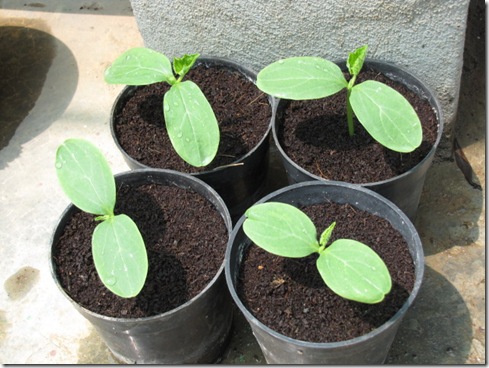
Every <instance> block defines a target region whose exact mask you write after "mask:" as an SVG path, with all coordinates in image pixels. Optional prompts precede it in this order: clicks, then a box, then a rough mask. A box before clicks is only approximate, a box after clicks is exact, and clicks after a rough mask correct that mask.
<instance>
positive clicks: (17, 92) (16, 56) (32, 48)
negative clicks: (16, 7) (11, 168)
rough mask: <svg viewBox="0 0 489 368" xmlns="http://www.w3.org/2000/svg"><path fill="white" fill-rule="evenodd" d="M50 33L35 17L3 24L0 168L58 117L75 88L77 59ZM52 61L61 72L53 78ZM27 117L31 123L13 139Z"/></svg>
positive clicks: (0, 38)
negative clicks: (51, 76) (50, 72)
mask: <svg viewBox="0 0 489 368" xmlns="http://www.w3.org/2000/svg"><path fill="white" fill-rule="evenodd" d="M1 21H2V23H6V22H5V20H1ZM40 29H43V30H40ZM48 32H49V29H48V26H47V25H46V24H45V23H44V22H42V21H40V20H36V19H22V18H20V19H15V20H9V21H8V22H7V24H2V25H1V26H0V150H2V151H1V155H0V170H1V169H3V168H5V167H6V166H7V164H8V163H9V162H10V161H12V160H13V159H15V158H16V157H17V156H18V155H20V153H21V151H22V144H23V143H25V142H28V141H29V140H31V139H32V138H34V137H35V136H37V135H38V134H40V133H41V132H43V131H45V130H46V129H47V128H48V127H49V126H50V124H51V123H52V122H54V121H56V119H57V118H58V117H59V116H60V115H61V114H62V113H63V112H64V111H65V109H66V107H67V106H68V105H69V103H70V101H71V99H72V98H73V95H74V93H75V90H76V86H77V83H78V68H77V64H76V60H75V58H74V56H73V54H72V53H71V51H70V50H69V48H68V47H67V46H66V45H65V44H64V43H62V42H61V41H60V40H58V39H56V38H54V37H53V36H52V35H50V34H49V33H48ZM53 63H56V65H55V69H56V73H57V75H56V76H54V78H51V79H48V75H49V71H50V69H51V67H52V66H53ZM43 90H46V91H45V93H44V97H43V95H42V93H41V92H42V91H43ZM26 119H31V120H32V124H26V125H25V126H24V127H23V128H24V130H23V131H22V134H19V135H18V136H17V137H16V138H14V135H15V132H16V131H17V129H19V127H20V126H21V124H22V122H23V121H25V120H26ZM7 146H9V147H8V149H5V148H6V147H7Z"/></svg>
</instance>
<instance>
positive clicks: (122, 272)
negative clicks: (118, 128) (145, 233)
mask: <svg viewBox="0 0 489 368" xmlns="http://www.w3.org/2000/svg"><path fill="white" fill-rule="evenodd" d="M55 166H56V173H57V176H58V181H59V184H60V186H61V188H62V189H63V191H64V193H65V194H66V195H67V196H68V198H69V199H70V200H71V202H73V204H74V205H75V206H76V207H78V208H79V209H80V210H82V211H84V212H87V213H91V214H93V215H96V216H97V217H95V221H99V224H97V226H96V228H95V230H94V232H93V235H92V255H93V261H94V264H95V269H96V271H97V274H98V276H99V278H100V280H101V281H102V283H103V284H104V285H105V286H106V287H107V289H109V290H110V291H111V292H113V293H114V294H116V295H118V296H120V297H123V298H131V297H134V296H136V295H138V294H139V292H140V291H141V289H142V288H143V286H144V283H145V281H146V276H147V273H148V257H147V253H146V247H145V244H144V240H143V238H142V236H141V233H140V232H139V229H138V227H137V225H136V224H135V223H134V221H133V220H132V219H131V218H130V217H129V216H127V215H124V214H119V215H115V214H114V208H115V204H116V189H115V180H114V176H113V175H112V171H111V169H110V167H109V164H108V162H107V160H106V159H105V157H104V156H103V154H102V153H101V152H100V151H99V149H98V148H97V147H95V146H94V145H93V144H92V143H90V142H88V141H85V140H82V139H68V140H66V141H65V142H64V143H63V144H61V145H60V146H59V147H58V149H57V151H56V164H55Z"/></svg>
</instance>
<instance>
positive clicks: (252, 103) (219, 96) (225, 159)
mask: <svg viewBox="0 0 489 368" xmlns="http://www.w3.org/2000/svg"><path fill="white" fill-rule="evenodd" d="M185 80H192V81H193V82H195V83H196V84H197V85H198V86H199V87H200V89H201V90H202V92H203V93H204V95H205V96H206V97H207V99H208V100H209V103H210V104H211V106H212V109H213V110H214V114H215V115H216V118H217V121H218V123H219V130H220V144H219V149H218V152H217V155H216V157H215V158H214V160H213V161H212V162H211V163H210V164H209V165H207V166H205V167H202V168H195V167H192V166H191V165H189V164H187V163H186V162H185V161H183V160H182V159H181V158H180V157H179V156H178V155H177V154H176V152H175V151H174V149H173V147H172V145H171V142H170V138H169V137H168V134H167V132H166V128H165V121H164V118H163V96H164V94H165V93H166V91H168V89H169V88H170V86H169V85H168V84H167V83H155V84H151V85H148V86H141V87H138V88H137V90H136V92H135V93H134V95H133V96H131V97H130V98H129V99H128V100H127V102H126V103H125V105H124V107H123V108H122V110H121V111H119V112H117V113H116V114H115V124H114V128H115V129H114V130H115V135H116V137H117V139H118V141H119V144H120V146H121V147H122V148H123V149H124V151H125V152H126V153H127V154H128V155H129V156H131V157H132V158H133V159H135V160H136V161H138V162H140V163H142V164H144V165H146V166H149V167H154V168H166V169H172V170H177V171H181V172H187V173H194V172H202V171H208V170H211V169H213V168H216V167H219V166H223V165H228V164H230V163H232V162H234V161H236V160H238V159H240V158H241V157H243V156H244V155H246V154H247V153H248V152H250V151H251V150H252V149H253V148H254V147H255V146H256V145H257V144H258V143H259V142H260V141H261V140H262V139H263V137H264V135H265V133H266V132H267V130H268V128H269V125H270V118H271V114H272V113H271V107H270V104H269V102H268V97H267V96H266V95H265V94H264V93H263V92H261V91H260V90H259V89H258V88H257V87H256V86H255V84H254V83H253V82H252V81H250V80H249V79H247V78H246V77H245V76H243V75H242V74H240V73H238V72H236V71H230V70H229V69H226V68H223V67H219V66H210V67H207V66H204V65H203V64H202V65H199V66H197V67H195V68H193V69H192V70H190V71H189V72H188V74H187V75H186V76H185Z"/></svg>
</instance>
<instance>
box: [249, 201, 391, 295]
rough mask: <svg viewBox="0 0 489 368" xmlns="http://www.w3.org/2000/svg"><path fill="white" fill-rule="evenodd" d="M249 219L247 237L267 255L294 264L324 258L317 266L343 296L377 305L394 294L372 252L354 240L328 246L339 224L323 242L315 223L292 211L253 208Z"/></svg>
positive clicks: (275, 204)
mask: <svg viewBox="0 0 489 368" xmlns="http://www.w3.org/2000/svg"><path fill="white" fill-rule="evenodd" d="M245 215H246V220H245V221H244V223H243V231H244V232H245V234H246V235H247V236H248V238H250V239H251V241H253V242H254V243H255V244H256V245H257V246H259V247H261V248H263V249H264V250H266V251H267V252H269V253H272V254H275V255H277V256H281V257H289V258H302V257H306V256H309V255H311V254H313V253H319V257H318V258H317V260H316V267H317V269H318V271H319V274H320V275H321V277H322V279H323V281H324V282H325V284H326V285H327V286H328V287H329V288H330V289H331V290H332V291H333V292H334V293H336V294H338V295H339V296H341V297H343V298H345V299H349V300H354V301H357V302H361V303H367V304H374V303H379V302H381V301H382V300H383V299H384V297H385V295H386V294H388V293H389V292H390V290H391V288H392V280H391V276H390V273H389V270H388V269H387V266H386V265H385V263H384V261H383V260H382V259H381V258H380V256H379V255H378V254H377V253H375V251H373V250H372V249H371V248H370V247H369V246H367V245H365V244H363V243H361V242H358V241H356V240H352V239H337V240H335V241H334V242H333V243H331V244H329V245H328V242H329V239H330V237H331V234H332V233H333V230H334V227H335V225H336V222H333V223H332V224H331V225H330V226H328V227H327V228H326V229H325V230H324V231H323V232H322V234H321V236H320V237H319V240H318V238H317V232H316V227H315V225H314V223H313V222H312V221H311V219H310V218H309V217H308V216H307V215H306V214H305V213H304V212H302V211H301V210H300V209H298V208H296V207H294V206H292V205H289V204H285V203H279V202H267V203H261V204H257V205H254V206H252V207H250V208H249V209H248V210H247V211H246V213H245Z"/></svg>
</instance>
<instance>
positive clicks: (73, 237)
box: [53, 184, 228, 318]
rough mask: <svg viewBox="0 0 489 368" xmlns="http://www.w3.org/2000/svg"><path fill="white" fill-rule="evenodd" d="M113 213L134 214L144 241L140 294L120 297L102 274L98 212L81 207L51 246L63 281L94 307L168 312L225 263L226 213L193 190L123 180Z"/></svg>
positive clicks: (113, 312)
mask: <svg viewBox="0 0 489 368" xmlns="http://www.w3.org/2000/svg"><path fill="white" fill-rule="evenodd" d="M115 213H116V214H119V213H124V214H126V215H128V216H129V217H131V218H132V219H133V220H134V222H135V223H136V224H137V225H138V227H139V230H140V232H141V235H142V236H143V239H144V241H145V245H146V249H147V253H148V260H149V270H148V276H147V279H146V283H145V285H144V287H143V290H142V291H141V293H140V294H139V295H138V296H136V297H134V298H129V299H124V298H120V297H118V296H116V295H114V294H113V293H111V292H110V291H109V290H108V289H106V288H105V287H104V286H103V284H102V283H101V281H100V279H99V278H98V276H97V274H96V271H95V266H94V264H93V258H92V253H91V237H92V233H93V230H94V228H95V226H96V225H97V222H96V221H95V220H94V218H95V216H93V215H90V214H87V213H84V212H77V213H76V214H75V215H74V216H72V218H71V219H70V220H69V222H68V224H67V225H66V226H65V230H64V233H63V234H62V236H61V237H60V239H59V241H58V243H57V244H56V246H55V247H54V249H53V257H54V262H55V265H56V270H57V275H58V278H59V281H60V284H61V286H62V287H63V288H64V290H65V291H66V292H67V293H68V294H69V295H70V296H71V297H72V298H73V299H74V300H75V301H77V302H78V303H79V304H81V305H82V306H84V307H85V308H87V309H89V310H91V311H93V312H96V313H99V314H102V315H106V316H110V317H122V318H136V317H147V316H153V315H156V314H159V313H164V312H167V311H169V310H172V309H174V308H176V307H178V306H180V305H182V304H183V303H185V302H187V301H188V300H190V299H191V298H193V297H194V296H196V295H197V294H198V293H199V292H200V291H202V290H203V289H204V288H205V287H206V285H207V284H208V283H209V282H210V281H211V280H212V278H213V277H214V276H215V275H216V274H217V271H218V269H219V268H220V267H221V265H222V262H223V260H224V252H225V248H226V243H227V240H228V233H227V229H226V226H225V224H224V221H223V218H222V217H221V215H220V214H219V213H218V212H217V210H216V209H215V207H214V206H213V205H212V204H211V203H210V202H209V201H207V200H206V199H205V198H204V197H202V196H201V195H199V194H197V193H195V192H193V191H190V190H185V189H181V188H178V187H171V186H163V185H157V184H147V185H143V186H139V187H131V186H129V185H123V186H121V187H120V188H118V192H117V205H116V211H115Z"/></svg>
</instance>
